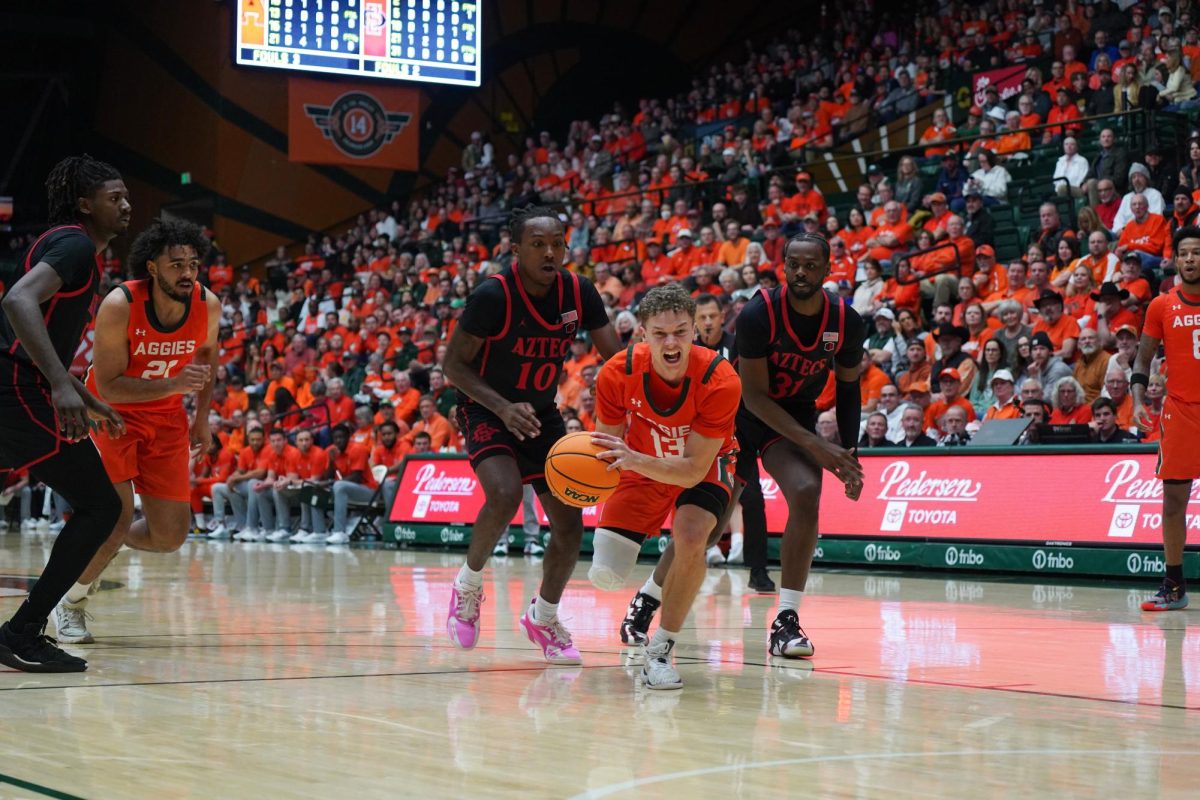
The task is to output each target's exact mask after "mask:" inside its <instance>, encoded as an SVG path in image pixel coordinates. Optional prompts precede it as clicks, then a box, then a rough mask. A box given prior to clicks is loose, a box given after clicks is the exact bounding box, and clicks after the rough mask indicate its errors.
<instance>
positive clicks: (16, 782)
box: [0, 772, 86, 800]
mask: <svg viewBox="0 0 1200 800" xmlns="http://www.w3.org/2000/svg"><path fill="white" fill-rule="evenodd" d="M0 783H7V784H9V785H10V786H16V787H17V788H18V789H24V790H25V791H27V792H33V793H34V794H40V795H44V796H46V797H55V798H58V800H86V798H83V797H80V796H79V795H75V794H67V793H66V792H60V791H59V790H57V789H51V788H50V787H49V786H42V785H41V784H40V783H30V782H29V781H23V780H21V779H20V778H16V777H13V776H12V775H5V774H4V773H3V772H0Z"/></svg>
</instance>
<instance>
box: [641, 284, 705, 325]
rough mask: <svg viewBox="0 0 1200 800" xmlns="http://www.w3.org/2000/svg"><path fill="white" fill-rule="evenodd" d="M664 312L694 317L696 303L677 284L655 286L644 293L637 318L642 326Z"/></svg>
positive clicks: (685, 290)
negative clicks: (676, 312) (681, 313)
mask: <svg viewBox="0 0 1200 800" xmlns="http://www.w3.org/2000/svg"><path fill="white" fill-rule="evenodd" d="M665 311H682V312H683V313H685V314H687V315H688V316H689V317H694V316H696V301H695V300H694V299H693V298H692V296H691V295H690V294H688V292H687V289H684V288H683V286H681V285H680V284H678V283H668V284H666V285H665V286H655V287H654V288H653V289H651V290H650V291H648V292H646V296H645V297H643V298H642V302H640V303H638V308H637V318H638V322H640V323H642V324H643V325H645V324H646V321H647V320H649V319H650V318H651V317H653V316H654V315H655V314H662V313H663V312H665Z"/></svg>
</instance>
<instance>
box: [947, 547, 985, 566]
mask: <svg viewBox="0 0 1200 800" xmlns="http://www.w3.org/2000/svg"><path fill="white" fill-rule="evenodd" d="M982 564H983V554H982V553H976V552H975V551H974V550H970V549H967V550H962V549H959V548H957V547H949V548H947V549H946V566H948V567H958V566H964V567H978V566H981V565H982Z"/></svg>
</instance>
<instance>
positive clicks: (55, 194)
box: [46, 153, 121, 225]
mask: <svg viewBox="0 0 1200 800" xmlns="http://www.w3.org/2000/svg"><path fill="white" fill-rule="evenodd" d="M119 180H121V173H119V172H117V170H116V168H115V167H113V166H112V165H110V164H106V163H104V162H103V161H100V160H98V159H95V158H92V157H91V156H89V155H88V154H87V153H84V154H83V155H81V156H68V157H67V158H64V159H63V160H62V161H60V162H58V163H57V164H55V165H54V169H52V170H50V174H49V175H48V176H47V177H46V200H47V204H48V206H49V210H48V216H49V221H50V224H51V225H65V224H69V223H72V222H79V220H80V214H79V198H81V197H91V196H92V195H93V194H94V193H95V192H96V190H97V189H98V188H100V187H101V186H103V185H104V183H105V182H106V181H119Z"/></svg>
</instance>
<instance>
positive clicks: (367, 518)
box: [349, 464, 388, 541]
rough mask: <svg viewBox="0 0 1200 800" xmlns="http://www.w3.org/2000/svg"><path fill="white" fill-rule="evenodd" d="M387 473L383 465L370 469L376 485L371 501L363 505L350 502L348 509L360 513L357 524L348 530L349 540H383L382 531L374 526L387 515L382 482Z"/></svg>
mask: <svg viewBox="0 0 1200 800" xmlns="http://www.w3.org/2000/svg"><path fill="white" fill-rule="evenodd" d="M387 471H388V468H387V467H386V466H384V465H383V464H376V465H375V466H373V467H371V476H372V477H373V478H375V483H376V488H375V494H373V495H371V499H370V500H368V501H367V502H365V503H355V502H353V501H351V503H350V506H349V507H350V508H351V509H359V511H360V514H359V517H358V522H356V523H355V524H354V526H353V527H352V528H351V529H350V539H351V540H354V539H370V540H372V541H378V540H381V539H383V531H382V530H380V529H379V526H378V525H376V524H375V520H376V519H378V518H379V517H380V516H383V515H385V514H387V509H386V508H384V507H383V482H384V480H386V479H387Z"/></svg>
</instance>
